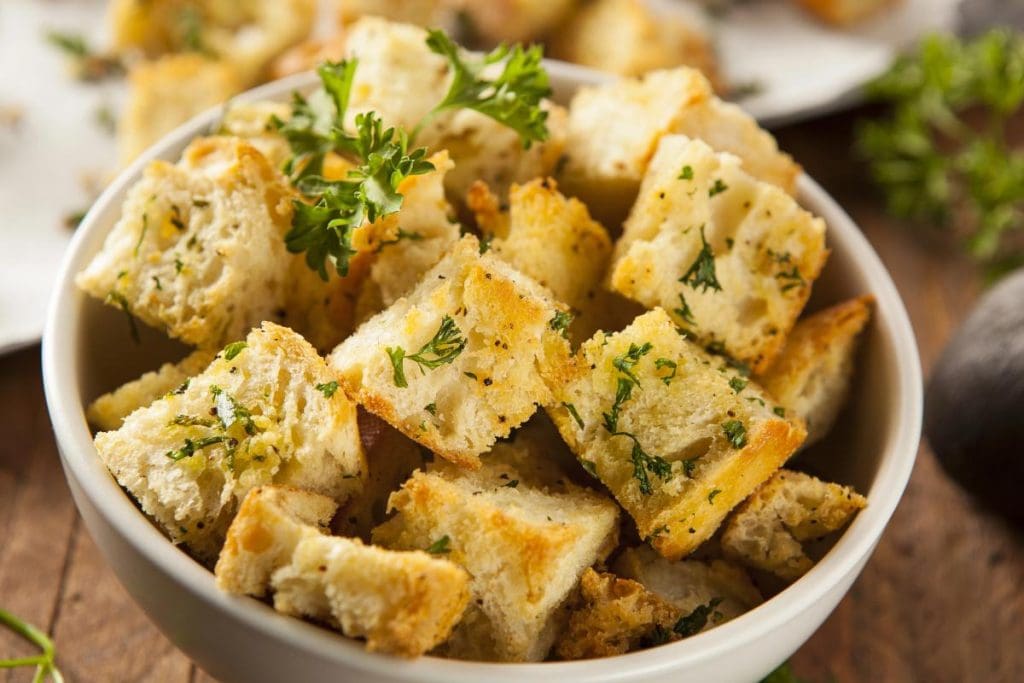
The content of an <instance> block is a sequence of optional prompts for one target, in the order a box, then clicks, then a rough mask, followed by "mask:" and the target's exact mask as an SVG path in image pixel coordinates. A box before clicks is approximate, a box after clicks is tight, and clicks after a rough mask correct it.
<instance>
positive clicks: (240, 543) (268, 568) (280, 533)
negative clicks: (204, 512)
mask: <svg viewBox="0 0 1024 683" xmlns="http://www.w3.org/2000/svg"><path fill="white" fill-rule="evenodd" d="M337 507H338V503H337V501H335V500H334V499H333V498H331V497H329V496H324V495H321V494H319V493H313V492H312V491H302V490H300V489H296V488H291V487H288V486H257V487H256V488H254V489H252V490H251V491H249V493H247V494H246V496H245V498H244V499H243V500H242V505H241V506H240V507H239V508H238V514H237V515H235V518H234V520H232V522H231V526H229V527H228V532H227V535H226V537H225V539H224V547H223V548H221V551H220V556H219V557H218V558H217V566H216V568H215V569H214V575H215V576H216V577H217V586H218V587H220V589H221V590H224V591H227V592H228V593H236V594H239V595H254V596H256V597H263V596H264V595H266V594H267V589H268V588H270V578H271V576H273V574H274V572H276V571H277V570H278V569H280V568H281V567H283V566H285V565H287V564H288V563H290V562H291V559H292V555H293V554H294V553H295V549H296V548H297V547H298V545H299V542H300V541H302V539H304V538H307V537H309V536H321V535H323V534H324V533H325V532H326V529H327V527H328V525H329V524H330V523H331V517H333V516H334V511H335V510H336V509H337Z"/></svg>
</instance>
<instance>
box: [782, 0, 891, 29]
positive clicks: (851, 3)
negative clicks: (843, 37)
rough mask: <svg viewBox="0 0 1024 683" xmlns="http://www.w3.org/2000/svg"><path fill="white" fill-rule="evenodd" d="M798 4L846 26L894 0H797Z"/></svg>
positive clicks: (816, 14)
mask: <svg viewBox="0 0 1024 683" xmlns="http://www.w3.org/2000/svg"><path fill="white" fill-rule="evenodd" d="M796 2H797V4H799V5H801V6H802V7H804V8H805V9H807V10H809V11H810V12H812V13H813V14H814V15H815V16H817V17H818V18H819V19H821V20H823V21H827V22H828V23H830V24H836V25H838V26H846V25H848V24H852V23H854V22H857V21H860V20H861V19H866V18H867V17H869V16H871V15H872V14H875V13H876V12H878V11H879V10H881V9H882V8H883V7H885V6H886V5H891V4H893V0H796Z"/></svg>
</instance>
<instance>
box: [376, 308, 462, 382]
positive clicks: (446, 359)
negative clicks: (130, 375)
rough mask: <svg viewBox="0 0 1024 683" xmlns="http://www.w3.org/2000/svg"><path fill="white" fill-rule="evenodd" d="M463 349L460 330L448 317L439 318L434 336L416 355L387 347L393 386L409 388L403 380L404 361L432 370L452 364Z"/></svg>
mask: <svg viewBox="0 0 1024 683" xmlns="http://www.w3.org/2000/svg"><path fill="white" fill-rule="evenodd" d="M464 348H466V338H465V337H463V336H462V330H460V329H459V326H458V325H456V324H455V321H454V320H452V318H451V317H450V316H447V315H446V316H444V317H443V318H441V325H440V326H439V327H438V328H437V332H435V333H434V336H433V337H432V338H431V339H430V341H428V342H427V343H426V344H424V345H423V346H421V347H420V350H419V351H417V352H416V353H413V354H406V352H405V349H403V348H402V347H401V346H394V347H392V346H389V347H387V348H386V349H384V351H385V352H386V353H387V354H388V358H390V359H391V366H392V368H393V369H394V382H395V386H396V387H401V388H405V387H408V386H409V382H408V381H407V380H406V378H405V361H406V360H411V361H413V362H415V363H416V364H417V365H419V366H420V368H422V369H425V370H434V369H436V368H439V367H441V366H442V365H447V364H449V363H451V362H453V361H454V360H455V359H456V358H458V356H459V354H460V353H462V350H463V349H464Z"/></svg>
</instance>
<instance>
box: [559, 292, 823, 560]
mask: <svg viewBox="0 0 1024 683" xmlns="http://www.w3.org/2000/svg"><path fill="white" fill-rule="evenodd" d="M648 345H649V346H648ZM644 349H646V350H644ZM574 361H575V363H574V366H573V373H572V374H571V375H570V376H568V377H567V378H566V381H564V382H563V383H560V384H558V385H556V386H555V388H554V392H555V399H556V401H558V403H556V404H555V405H554V406H552V407H549V408H548V413H549V414H550V415H551V417H552V419H553V420H554V422H555V424H556V425H557V426H558V428H559V431H560V432H561V434H562V437H563V438H564V439H565V440H566V443H568V444H569V447H570V448H572V450H573V451H574V452H575V453H576V456H577V457H578V458H579V459H580V460H581V462H582V463H583V465H584V466H585V467H586V468H587V469H588V470H589V471H590V472H592V473H593V474H594V475H595V476H596V477H597V478H599V479H600V480H601V481H602V482H603V483H604V484H605V485H606V486H607V487H608V488H609V489H610V490H611V491H612V493H613V494H614V495H615V497H616V499H618V501H619V504H620V505H622V507H623V508H624V509H625V510H626V511H627V512H629V513H630V515H631V516H632V517H633V519H634V521H636V524H637V529H638V531H639V532H640V534H641V536H642V537H648V538H649V539H650V540H651V543H652V544H653V545H654V547H655V548H657V550H658V551H659V552H660V553H662V554H663V555H665V556H666V557H669V558H673V559H677V558H679V557H682V556H684V555H687V554H689V553H690V552H692V551H693V550H694V549H696V548H697V546H699V545H700V544H701V543H703V542H704V541H705V540H707V539H708V538H710V537H711V535H712V534H713V533H714V531H715V530H716V529H717V528H718V525H719V524H720V523H721V522H722V520H723V519H724V518H725V516H726V514H727V513H728V512H729V510H731V509H732V508H733V507H734V506H735V505H736V504H738V503H739V502H740V501H742V500H743V499H744V498H746V497H747V496H748V495H749V494H750V493H751V492H752V491H753V490H754V489H755V488H756V487H757V486H758V485H759V484H761V483H762V482H764V481H765V480H767V479H768V478H769V477H770V476H771V474H772V473H773V472H774V471H775V470H776V469H778V467H779V466H781V465H782V463H783V462H785V460H786V458H788V457H789V455H790V454H791V453H792V452H793V451H794V450H796V448H797V447H798V446H799V445H800V443H801V442H802V441H803V438H804V436H805V432H804V429H803V426H802V425H800V424H799V423H793V422H790V421H787V420H785V419H782V418H780V417H778V415H776V414H775V413H774V412H773V411H772V405H771V404H770V403H769V401H768V400H766V396H765V394H764V393H763V392H762V391H761V389H760V388H759V387H757V386H756V385H755V384H753V383H752V382H748V381H747V380H746V378H744V377H743V376H741V375H740V374H739V373H738V372H737V371H736V370H735V369H733V368H732V367H730V366H729V365H728V363H727V361H725V360H724V359H722V358H719V357H714V356H710V355H708V354H706V353H705V352H704V351H702V350H701V349H699V348H698V347H696V346H695V345H694V344H692V343H690V342H688V341H686V340H685V339H684V338H683V337H682V336H681V335H680V334H679V332H678V330H677V328H676V326H675V325H674V324H673V322H672V321H671V319H670V318H669V317H668V315H667V314H666V313H665V312H664V311H662V310H661V309H655V310H654V311H651V312H649V313H646V314H644V315H642V316H640V317H639V318H637V319H636V320H635V321H634V322H633V323H632V324H631V325H630V326H629V327H627V328H626V329H625V330H623V331H622V332H620V333H618V334H615V335H610V336H608V335H603V334H598V335H596V336H595V337H594V338H593V339H591V340H590V341H588V342H586V343H585V344H583V346H582V347H581V348H580V351H579V352H578V353H577V355H576V357H575V359H574ZM623 369H625V370H628V371H629V374H627V373H626V372H624V370H623ZM630 377H632V378H634V380H635V382H632V381H629V378H630ZM624 382H625V383H626V384H630V385H632V386H631V387H630V389H631V390H630V391H629V392H627V393H625V394H623V389H622V387H623V383H624ZM622 396H625V397H626V398H625V400H620V397H622Z"/></svg>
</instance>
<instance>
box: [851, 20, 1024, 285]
mask: <svg viewBox="0 0 1024 683" xmlns="http://www.w3.org/2000/svg"><path fill="white" fill-rule="evenodd" d="M868 95H869V97H870V98H871V99H873V100H876V101H881V102H887V103H889V104H890V105H891V106H892V110H891V114H890V115H889V116H888V117H886V118H883V119H879V120H871V121H865V122H862V123H861V124H860V126H859V127H858V131H857V147H858V150H859V152H860V154H861V155H862V156H863V157H864V159H865V160H866V161H867V163H868V168H869V173H870V176H871V179H872V180H873V181H874V182H875V183H876V184H877V185H878V186H879V188H880V189H881V190H882V192H883V194H884V195H885V198H886V203H887V206H888V209H889V211H890V212H891V213H892V214H893V215H895V216H897V217H899V218H905V219H910V220H913V221H915V222H916V223H920V224H929V223H930V224H934V225H936V226H938V227H942V228H947V229H948V228H951V227H954V226H955V228H956V230H957V231H958V232H960V233H962V234H963V236H964V238H965V244H966V249H967V251H968V253H969V254H970V255H971V256H972V257H973V258H975V259H976V260H977V261H978V262H980V263H981V264H982V265H984V266H985V268H986V271H987V274H988V275H989V276H990V277H991V278H996V277H999V276H1000V275H1002V274H1004V273H1006V272H1008V271H1010V270H1012V269H1014V268H1016V267H1017V266H1020V265H1022V264H1024V152H1022V151H1020V150H1016V149H1013V147H1012V145H1011V143H1010V141H1009V139H1008V137H1007V127H1008V126H1007V124H1008V122H1009V120H1010V119H1011V118H1012V117H1013V116H1014V114H1016V113H1017V112H1018V111H1019V110H1020V109H1021V107H1022V104H1024V35H1021V34H1019V33H1014V32H1011V31H1009V30H1005V29H995V30H992V31H990V32H989V33H987V34H985V35H983V36H981V37H979V38H977V39H975V40H973V41H971V42H967V43H965V42H961V41H960V40H958V39H957V38H955V37H953V36H948V35H936V36H931V37H929V38H926V39H925V40H924V41H923V42H922V43H921V45H920V46H919V47H918V49H917V51H916V52H914V53H912V54H909V55H907V56H905V57H902V58H900V59H899V60H897V61H896V63H895V64H894V65H893V66H892V68H891V69H890V70H889V71H888V72H887V73H886V74H885V75H883V76H882V77H880V78H878V79H877V80H876V81H874V82H873V83H871V84H870V85H869V87H868Z"/></svg>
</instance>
